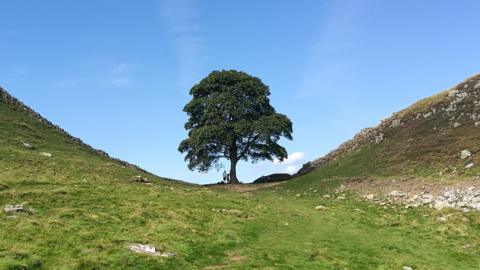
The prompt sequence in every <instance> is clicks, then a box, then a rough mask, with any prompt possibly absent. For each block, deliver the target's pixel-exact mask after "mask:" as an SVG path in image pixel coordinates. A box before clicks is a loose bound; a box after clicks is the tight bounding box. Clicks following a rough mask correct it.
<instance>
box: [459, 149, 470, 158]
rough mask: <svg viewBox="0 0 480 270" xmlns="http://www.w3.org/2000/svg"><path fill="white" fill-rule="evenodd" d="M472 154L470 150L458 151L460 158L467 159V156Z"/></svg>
mask: <svg viewBox="0 0 480 270" xmlns="http://www.w3.org/2000/svg"><path fill="white" fill-rule="evenodd" d="M471 156H472V152H470V151H469V150H463V151H462V152H461V153H460V158H461V159H467V158H469V157H471Z"/></svg>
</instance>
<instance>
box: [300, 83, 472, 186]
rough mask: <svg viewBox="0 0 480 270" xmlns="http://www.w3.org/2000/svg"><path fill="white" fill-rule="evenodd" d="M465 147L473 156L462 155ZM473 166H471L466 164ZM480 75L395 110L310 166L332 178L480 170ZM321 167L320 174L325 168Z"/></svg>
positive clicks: (469, 173)
mask: <svg viewBox="0 0 480 270" xmlns="http://www.w3.org/2000/svg"><path fill="white" fill-rule="evenodd" d="M463 150H469V151H470V152H471V154H472V156H471V157H469V158H466V159H461V158H460V154H461V152H462V151H463ZM471 163H473V167H470V168H468V169H466V168H465V167H466V165H468V164H471ZM479 165H480V75H476V76H473V77H471V78H469V79H467V80H465V81H464V82H462V83H460V84H459V85H457V86H455V87H453V88H451V89H449V90H447V91H443V92H441V93H439V94H437V95H434V96H432V97H429V98H426V99H423V100H421V101H419V102H417V103H415V104H413V105H412V106H410V107H408V108H406V109H405V110H402V111H400V112H398V113H395V114H393V116H392V117H390V118H388V119H386V120H384V121H382V123H381V124H380V125H379V126H377V127H375V128H371V129H365V130H363V131H362V132H360V133H359V134H358V135H357V136H355V138H354V139H352V140H351V141H348V142H346V143H345V144H343V145H341V146H340V147H339V148H338V149H336V150H334V151H333V152H332V153H330V154H329V155H327V156H326V157H324V158H321V159H318V160H315V161H313V162H312V163H310V164H308V165H307V166H306V167H305V168H304V170H303V171H301V172H300V173H301V174H302V173H305V172H307V171H310V170H311V169H313V168H317V170H319V172H316V173H318V174H329V175H332V176H361V175H370V176H371V175H377V176H394V175H412V176H431V177H439V176H445V175H449V176H456V177H470V176H474V175H477V174H478V173H480V166H479ZM320 171H321V172H320Z"/></svg>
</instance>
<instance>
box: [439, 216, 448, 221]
mask: <svg viewBox="0 0 480 270" xmlns="http://www.w3.org/2000/svg"><path fill="white" fill-rule="evenodd" d="M447 219H448V217H447V216H442V217H437V221H438V222H446V221H447Z"/></svg>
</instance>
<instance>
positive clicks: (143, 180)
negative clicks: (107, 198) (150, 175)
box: [133, 175, 150, 183]
mask: <svg viewBox="0 0 480 270" xmlns="http://www.w3.org/2000/svg"><path fill="white" fill-rule="evenodd" d="M133 181H135V182H138V183H150V181H149V180H148V179H147V178H146V177H143V176H141V175H136V176H135V177H133Z"/></svg>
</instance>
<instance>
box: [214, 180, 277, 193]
mask: <svg viewBox="0 0 480 270" xmlns="http://www.w3.org/2000/svg"><path fill="white" fill-rule="evenodd" d="M282 183H284V182H275V183H262V184H228V185H211V186H210V187H213V188H224V189H228V190H231V191H235V192H249V191H255V190H259V189H262V188H269V187H274V186H278V185H280V184H282Z"/></svg>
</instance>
